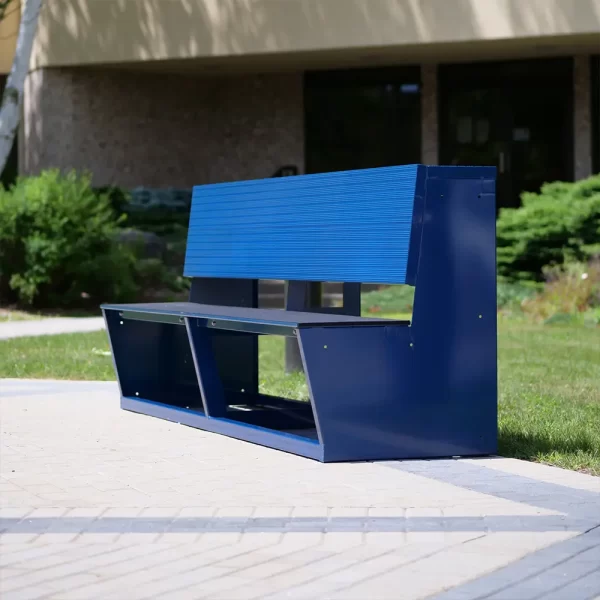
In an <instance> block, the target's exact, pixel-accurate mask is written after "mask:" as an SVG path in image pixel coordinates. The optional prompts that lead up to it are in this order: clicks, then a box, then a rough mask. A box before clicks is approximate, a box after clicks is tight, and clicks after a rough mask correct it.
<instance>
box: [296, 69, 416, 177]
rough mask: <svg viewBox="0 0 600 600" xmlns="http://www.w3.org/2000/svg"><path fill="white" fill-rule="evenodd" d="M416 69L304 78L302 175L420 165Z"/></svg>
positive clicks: (327, 73) (353, 71)
mask: <svg viewBox="0 0 600 600" xmlns="http://www.w3.org/2000/svg"><path fill="white" fill-rule="evenodd" d="M420 92H421V83H420V69H419V68H418V67H408V68H385V69H349V70H343V71H323V72H315V73H308V74H307V75H306V77H305V127H306V138H305V143H306V171H307V172H308V173H322V172H328V171H343V170H347V169H364V168H371V167H382V166H391V165H401V164H410V163H418V162H420V157H421V93H420Z"/></svg>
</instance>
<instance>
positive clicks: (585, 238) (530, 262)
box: [497, 174, 600, 280]
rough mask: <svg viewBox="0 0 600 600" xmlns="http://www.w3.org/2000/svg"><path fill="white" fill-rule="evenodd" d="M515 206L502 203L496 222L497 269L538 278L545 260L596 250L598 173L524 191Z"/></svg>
mask: <svg viewBox="0 0 600 600" xmlns="http://www.w3.org/2000/svg"><path fill="white" fill-rule="evenodd" d="M521 199H522V206H521V207H520V208H516V209H514V208H509V209H502V210H501V211H500V216H499V218H498V223H497V243H498V273H499V274H500V275H502V276H505V277H508V278H511V279H533V280H541V279H542V278H543V272H542V268H543V267H544V266H545V265H553V264H556V265H558V264H562V263H563V262H565V261H586V260H589V259H590V258H591V257H593V256H594V255H595V254H600V174H599V175H595V176H594V177H590V178H589V179H585V180H583V181H578V182H576V183H567V182H555V183H548V184H545V185H543V186H542V189H541V192H540V193H539V194H535V193H530V192H527V193H524V194H522V196H521Z"/></svg>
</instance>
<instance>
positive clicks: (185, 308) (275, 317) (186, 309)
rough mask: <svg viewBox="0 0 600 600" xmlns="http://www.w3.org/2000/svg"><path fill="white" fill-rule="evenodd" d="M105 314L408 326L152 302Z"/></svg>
mask: <svg viewBox="0 0 600 600" xmlns="http://www.w3.org/2000/svg"><path fill="white" fill-rule="evenodd" d="M102 308H103V309H105V310H116V311H119V312H123V313H140V314H156V315H170V316H171V315H172V316H176V317H190V318H192V317H193V318H196V319H214V320H217V321H237V322H241V321H246V322H249V323H264V324H266V325H275V326H282V327H290V328H295V327H310V326H313V327H327V326H330V327H334V326H336V325H344V326H351V327H359V326H366V325H371V326H372V325H390V326H391V325H408V321H394V320H390V319H375V318H368V317H353V316H348V315H336V314H321V313H314V312H295V311H284V310H275V309H264V308H242V307H237V306H211V305H208V304H196V303H195V302H155V303H140V304H104V305H102Z"/></svg>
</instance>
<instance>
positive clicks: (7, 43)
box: [0, 0, 21, 75]
mask: <svg viewBox="0 0 600 600" xmlns="http://www.w3.org/2000/svg"><path fill="white" fill-rule="evenodd" d="M20 8H21V7H20V4H19V1H18V0H13V2H11V3H10V4H9V5H8V8H7V9H6V14H5V17H4V19H3V20H2V21H0V75H1V74H6V73H8V72H10V68H11V66H12V60H13V56H14V54H15V47H16V45H17V32H18V29H19V19H20V17H21V10H20Z"/></svg>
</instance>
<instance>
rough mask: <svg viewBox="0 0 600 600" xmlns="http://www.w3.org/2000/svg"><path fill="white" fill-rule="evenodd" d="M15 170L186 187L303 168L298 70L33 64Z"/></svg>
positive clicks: (98, 182)
mask: <svg viewBox="0 0 600 600" xmlns="http://www.w3.org/2000/svg"><path fill="white" fill-rule="evenodd" d="M25 94H26V97H25V106H24V117H25V118H24V130H23V146H24V147H23V148H22V154H21V159H22V162H21V164H22V172H24V173H35V172H38V171H40V170H41V169H43V168H48V167H59V168H62V169H69V168H75V169H77V170H83V169H88V170H90V171H91V172H92V174H93V179H94V184H95V185H108V184H116V185H121V186H125V187H135V186H139V185H143V186H148V187H167V186H175V187H189V186H192V185H194V184H201V183H209V182H218V181H228V180H236V179H245V178H256V177H269V176H271V175H272V174H273V172H274V171H275V170H276V169H277V168H278V167H280V166H281V165H283V164H289V163H291V164H295V165H297V166H298V168H299V170H300V172H303V171H304V139H303V138H304V132H303V127H304V125H303V101H302V98H303V93H302V75H301V74H269V75H241V76H240V75H238V76H219V77H211V78H206V77H187V76H175V75H165V74H157V73H132V72H124V71H116V70H111V71H91V70H83V69H80V70H78V69H52V70H49V69H41V70H38V71H34V72H32V73H31V74H30V75H29V77H28V79H27V83H26V90H25Z"/></svg>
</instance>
